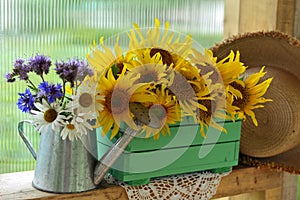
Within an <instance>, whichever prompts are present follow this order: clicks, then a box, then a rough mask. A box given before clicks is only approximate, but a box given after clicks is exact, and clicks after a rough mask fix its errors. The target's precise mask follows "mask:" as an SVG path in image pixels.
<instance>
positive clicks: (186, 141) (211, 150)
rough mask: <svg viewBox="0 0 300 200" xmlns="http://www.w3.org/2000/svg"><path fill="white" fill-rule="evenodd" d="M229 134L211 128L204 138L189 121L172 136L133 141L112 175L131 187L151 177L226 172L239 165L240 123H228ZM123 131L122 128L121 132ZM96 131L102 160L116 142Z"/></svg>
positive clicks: (176, 127)
mask: <svg viewBox="0 0 300 200" xmlns="http://www.w3.org/2000/svg"><path fill="white" fill-rule="evenodd" d="M223 123H224V124H223V126H224V127H225V128H226V130H227V134H226V133H220V131H218V130H216V129H214V128H211V127H210V128H209V129H208V130H205V131H206V132H207V137H206V138H205V139H204V138H202V137H201V135H200V133H199V132H198V131H199V126H198V125H196V124H193V123H191V122H189V120H188V119H186V120H185V121H183V122H181V124H175V125H172V126H170V130H171V135H170V136H160V138H159V139H158V140H154V139H153V138H147V139H145V138H140V137H136V138H134V139H133V140H132V141H131V142H130V144H129V145H128V147H127V148H126V151H125V152H124V153H122V155H121V156H120V157H119V158H118V159H117V161H116V162H115V164H114V165H113V166H112V168H111V170H110V172H111V174H112V175H113V176H114V177H115V178H117V179H118V180H121V181H123V182H127V183H128V184H130V185H141V184H147V183H149V181H150V178H154V177H161V176H167V175H174V174H181V173H189V172H196V171H203V170H210V171H212V172H225V171H229V170H231V167H232V166H235V165H237V164H238V155H239V145H240V132H241V123H242V122H241V121H239V120H238V121H235V122H232V121H225V122H223ZM122 131H124V129H123V128H121V131H120V132H122ZM109 136H110V134H108V135H107V136H104V137H102V136H101V129H98V130H97V140H98V155H99V158H101V157H102V156H103V155H104V154H105V152H106V151H107V150H108V149H109V147H110V146H111V145H112V144H113V143H114V142H115V141H116V139H115V138H114V139H113V140H109Z"/></svg>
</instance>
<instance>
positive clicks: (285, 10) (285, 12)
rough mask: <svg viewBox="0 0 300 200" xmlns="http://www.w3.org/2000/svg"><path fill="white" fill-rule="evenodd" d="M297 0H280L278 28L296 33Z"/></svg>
mask: <svg viewBox="0 0 300 200" xmlns="http://www.w3.org/2000/svg"><path fill="white" fill-rule="evenodd" d="M295 13H296V0H278V5H277V19H276V29H277V30H280V31H282V32H285V33H287V34H290V35H294V26H295Z"/></svg>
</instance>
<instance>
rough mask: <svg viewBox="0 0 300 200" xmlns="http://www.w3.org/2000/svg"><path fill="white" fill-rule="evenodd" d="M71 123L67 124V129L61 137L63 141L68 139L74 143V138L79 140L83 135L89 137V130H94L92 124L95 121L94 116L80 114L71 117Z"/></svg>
mask: <svg viewBox="0 0 300 200" xmlns="http://www.w3.org/2000/svg"><path fill="white" fill-rule="evenodd" d="M71 118H72V120H71V121H66V122H65V125H64V126H65V127H64V128H63V130H62V131H61V134H60V136H61V137H62V139H63V140H65V139H66V138H67V137H68V138H69V140H71V141H73V140H74V138H75V139H76V140H77V139H78V138H80V136H82V135H87V134H88V132H89V131H88V130H91V131H92V130H93V127H92V125H91V124H90V122H92V121H91V120H93V119H94V115H93V114H92V113H91V112H89V113H78V114H76V115H74V116H72V117H71Z"/></svg>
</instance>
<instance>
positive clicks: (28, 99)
mask: <svg viewBox="0 0 300 200" xmlns="http://www.w3.org/2000/svg"><path fill="white" fill-rule="evenodd" d="M18 94H19V96H20V98H19V99H18V102H17V105H18V108H19V109H20V110H21V111H22V112H25V113H26V112H29V111H31V110H32V109H34V108H35V107H34V101H35V98H34V96H33V95H32V94H31V92H30V90H29V88H27V89H26V90H25V92H24V93H18Z"/></svg>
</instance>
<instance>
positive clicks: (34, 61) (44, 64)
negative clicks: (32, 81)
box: [28, 54, 52, 76]
mask: <svg viewBox="0 0 300 200" xmlns="http://www.w3.org/2000/svg"><path fill="white" fill-rule="evenodd" d="M28 65H29V66H30V67H31V68H32V70H33V71H34V72H35V73H36V74H38V75H40V76H42V75H43V73H45V74H48V73H49V68H50V66H51V65H52V62H51V59H50V58H49V57H46V56H44V55H38V54H37V55H36V56H35V57H33V58H29V59H28Z"/></svg>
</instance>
